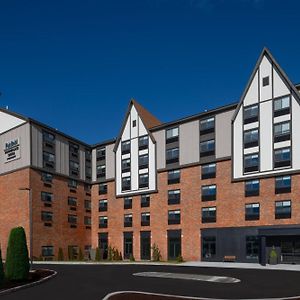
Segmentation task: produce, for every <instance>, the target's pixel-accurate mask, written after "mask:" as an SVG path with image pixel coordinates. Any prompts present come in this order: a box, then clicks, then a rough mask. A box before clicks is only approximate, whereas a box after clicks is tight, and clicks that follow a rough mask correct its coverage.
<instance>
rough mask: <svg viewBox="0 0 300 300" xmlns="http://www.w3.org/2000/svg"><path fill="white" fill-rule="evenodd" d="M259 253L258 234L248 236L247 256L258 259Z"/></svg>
mask: <svg viewBox="0 0 300 300" xmlns="http://www.w3.org/2000/svg"><path fill="white" fill-rule="evenodd" d="M258 255H259V238H258V237H257V236H246V258H247V259H257V258H258Z"/></svg>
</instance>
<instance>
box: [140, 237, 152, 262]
mask: <svg viewBox="0 0 300 300" xmlns="http://www.w3.org/2000/svg"><path fill="white" fill-rule="evenodd" d="M141 259H147V260H150V259H151V232H150V231H141Z"/></svg>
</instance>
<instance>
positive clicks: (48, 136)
mask: <svg viewBox="0 0 300 300" xmlns="http://www.w3.org/2000/svg"><path fill="white" fill-rule="evenodd" d="M43 141H44V142H48V143H51V144H53V143H54V142H55V135H54V134H52V133H50V132H48V131H43Z"/></svg>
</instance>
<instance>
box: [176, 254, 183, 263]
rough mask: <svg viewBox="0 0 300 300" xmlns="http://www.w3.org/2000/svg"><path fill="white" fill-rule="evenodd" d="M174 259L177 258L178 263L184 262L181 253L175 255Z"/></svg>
mask: <svg viewBox="0 0 300 300" xmlns="http://www.w3.org/2000/svg"><path fill="white" fill-rule="evenodd" d="M176 260H177V262H178V263H182V262H184V260H183V257H182V255H181V254H180V255H178V256H177V258H176Z"/></svg>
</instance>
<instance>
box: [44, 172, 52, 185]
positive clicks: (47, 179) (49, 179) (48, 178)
mask: <svg viewBox="0 0 300 300" xmlns="http://www.w3.org/2000/svg"><path fill="white" fill-rule="evenodd" d="M52 180H53V175H52V174H51V173H46V172H43V173H42V181H43V182H46V183H52Z"/></svg>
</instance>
